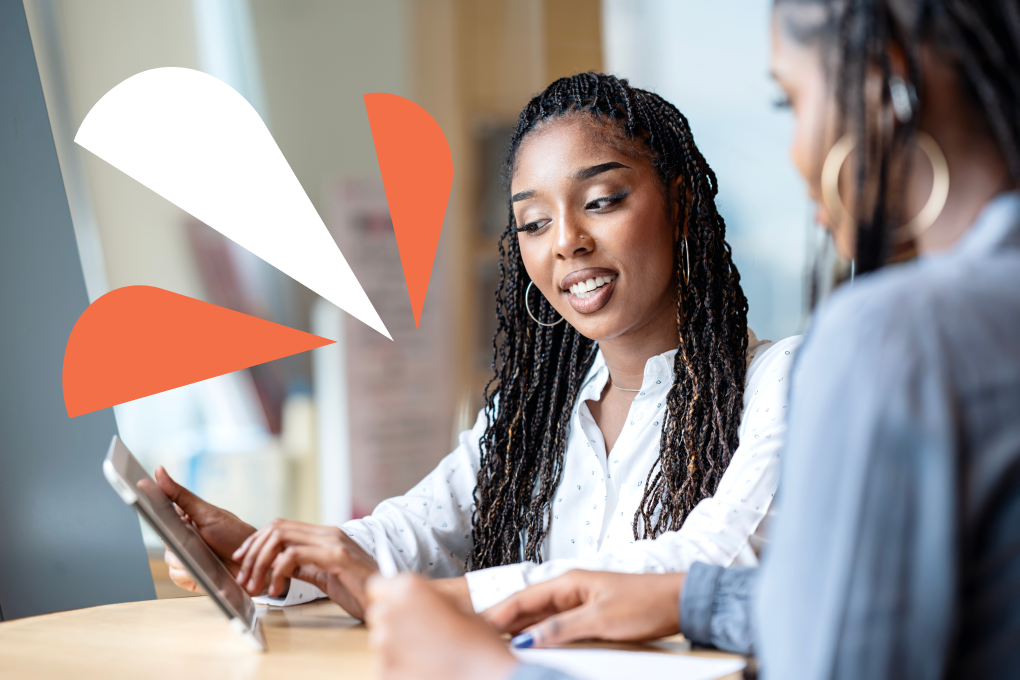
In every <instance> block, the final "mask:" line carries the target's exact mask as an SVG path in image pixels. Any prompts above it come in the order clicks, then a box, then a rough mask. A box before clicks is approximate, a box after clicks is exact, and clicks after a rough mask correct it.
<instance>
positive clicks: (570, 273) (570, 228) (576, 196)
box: [510, 115, 677, 341]
mask: <svg viewBox="0 0 1020 680" xmlns="http://www.w3.org/2000/svg"><path fill="white" fill-rule="evenodd" d="M612 133H613V131H612V130H606V129H605V128H603V127H602V126H600V125H598V124H596V123H594V122H593V121H591V120H590V119H588V118H585V117H582V116H580V115H572V116H566V117H562V118H557V119H553V120H550V121H548V122H545V123H543V124H541V125H540V126H539V127H538V129H537V130H535V131H533V132H531V133H530V134H529V135H528V136H527V137H526V138H525V139H524V141H523V142H522V143H521V146H520V148H519V150H518V153H517V159H516V166H515V168H514V173H513V179H512V181H511V186H510V193H511V201H512V203H513V211H514V217H515V218H516V221H517V229H518V233H517V238H518V242H519V244H520V249H521V257H522V259H523V260H524V266H525V268H526V269H527V271H528V275H529V276H530V277H531V280H532V281H534V283H535V287H536V288H538V290H539V291H541V293H542V295H544V296H545V297H546V299H548V300H549V302H550V303H551V304H552V305H553V307H554V308H555V309H556V311H558V312H559V313H560V314H562V315H563V316H564V317H565V318H566V320H567V323H569V324H570V325H571V326H573V327H574V328H576V329H577V331H578V332H579V333H581V334H582V335H584V336H585V337H588V338H591V339H593V340H600V341H602V340H609V339H612V338H616V337H620V336H623V335H626V334H629V333H635V332H640V331H641V329H643V328H645V327H650V326H655V325H657V324H661V323H662V321H663V315H666V316H667V318H673V317H674V316H675V314H676V293H675V291H676V283H675V276H674V269H673V268H674V255H673V249H674V242H675V237H676V233H677V226H676V220H675V219H674V218H673V217H672V213H673V210H674V209H673V208H672V207H671V205H672V204H671V202H670V201H669V200H668V198H667V196H666V195H665V192H664V191H663V187H662V182H661V181H660V179H659V175H658V173H657V172H656V171H655V169H654V168H653V167H652V165H651V163H649V162H648V161H647V160H646V159H644V158H641V157H639V156H635V155H632V154H630V153H628V152H627V148H628V147H629V146H630V144H628V143H615V142H614V141H610V139H609V137H610V136H611V135H612ZM593 288H594V290H592V289H593ZM529 303H530V304H531V306H532V307H531V308H532V310H537V309H538V307H537V305H538V296H537V295H536V292H535V291H532V292H531V298H530V300H529Z"/></svg>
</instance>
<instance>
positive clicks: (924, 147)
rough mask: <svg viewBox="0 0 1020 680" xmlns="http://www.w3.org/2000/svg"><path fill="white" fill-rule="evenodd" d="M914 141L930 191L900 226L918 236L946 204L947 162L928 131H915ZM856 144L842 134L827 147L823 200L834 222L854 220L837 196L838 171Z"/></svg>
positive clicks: (935, 218) (947, 189)
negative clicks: (928, 171)
mask: <svg viewBox="0 0 1020 680" xmlns="http://www.w3.org/2000/svg"><path fill="white" fill-rule="evenodd" d="M917 145H918V146H919V147H920V148H921V151H923V152H924V154H925V155H926V156H927V157H928V162H929V163H931V168H932V173H933V175H934V179H933V181H932V186H931V194H929V195H928V200H927V201H926V202H925V204H924V207H923V208H921V211H920V212H919V213H917V215H916V216H914V219H912V220H910V221H909V222H907V223H906V225H904V227H903V229H904V231H905V232H906V235H907V237H908V238H917V237H918V236H920V235H921V234H923V233H924V232H925V231H926V230H927V229H928V228H929V227H931V225H932V224H934V223H935V220H937V219H938V217H939V215H941V214H942V209H943V208H945V207H946V199H947V198H948V197H949V164H948V163H947V162H946V156H945V154H944V153H942V148H941V147H940V146H939V144H938V142H936V141H935V139H934V138H933V137H932V136H931V135H929V134H928V133H927V132H918V133H917ZM855 146H857V140H855V139H854V138H853V135H850V134H847V135H843V136H842V137H841V138H840V139H839V141H838V142H836V143H835V144H833V146H832V148H831V149H829V154H828V155H827V156H826V157H825V163H824V164H822V203H823V204H824V205H825V210H826V211H827V212H828V213H829V215H830V216H832V218H833V220H834V221H836V222H837V223H843V222H851V223H852V222H853V218H852V217H851V216H850V212H849V211H848V210H847V209H846V206H844V205H843V199H842V198H840V196H839V171H840V169H841V168H842V167H843V163H844V162H845V161H846V158H847V156H849V155H850V152H851V151H852V150H853V148H854V147H855Z"/></svg>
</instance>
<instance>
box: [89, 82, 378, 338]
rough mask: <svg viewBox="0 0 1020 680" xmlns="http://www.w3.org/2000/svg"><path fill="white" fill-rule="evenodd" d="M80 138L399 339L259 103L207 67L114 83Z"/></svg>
mask: <svg viewBox="0 0 1020 680" xmlns="http://www.w3.org/2000/svg"><path fill="white" fill-rule="evenodd" d="M74 141H75V142H77V143H78V144H80V145H81V146H83V147H84V148H86V149H88V150H89V151H91V152H92V153H94V154H95V155H97V156H99V157H100V158H102V159H103V160H104V161H106V162H107V163H109V164H110V165H112V166H114V167H115V168H117V169H118V170H120V171H122V172H124V173H125V174H127V175H129V176H130V177H132V178H134V179H135V180H137V181H138V182H141V183H142V184H144V185H145V186H147V187H148V188H149V189H152V190H153V191H155V192H156V193H157V194H159V195H160V196H162V197H163V198H165V199H167V200H168V201H170V202H171V203H173V204H174V205H176V206H178V207H179V208H181V209H182V210H184V211H185V212H188V213H190V214H191V215H193V216H195V217H196V218H198V219H199V220H201V221H202V222H205V223H206V224H208V225H209V226H210V227H212V228H213V229H215V230H217V231H218V232H220V233H221V234H223V235H224V236H226V237H227V238H229V239H231V240H233V241H235V242H236V243H237V244H238V245H240V246H242V247H244V248H246V249H248V250H250V251H251V252H252V253H254V254H255V255H258V256H259V257H261V258H262V259H263V260H265V261H266V262H268V263H269V264H271V265H273V266H274V267H276V268H277V269H279V270H280V271H282V272H283V273H285V274H287V275H288V276H290V277H292V278H294V279H295V280H296V281H298V282H300V283H302V284H304V285H305V286H307V287H308V288H310V289H312V290H313V291H315V292H316V293H318V294H319V295H321V296H322V297H324V298H325V299H327V300H329V301H330V302H332V303H333V304H335V305H336V306H337V307H339V308H340V309H343V310H344V311H346V312H347V313H348V314H350V315H352V316H354V317H355V318H357V319H359V320H361V321H363V322H364V323H366V324H368V325H369V326H371V327H372V328H374V329H375V330H377V331H379V332H380V333H382V334H383V335H385V336H386V337H387V338H390V339H392V337H391V336H390V334H389V332H388V331H387V330H386V326H385V325H384V324H383V322H382V319H380V318H379V314H378V313H377V312H376V311H375V307H373V306H372V302H371V300H369V299H368V296H367V295H366V294H365V291H364V289H363V288H362V287H361V284H360V283H358V279H357V278H356V277H355V276H354V272H352V271H351V268H350V266H349V265H348V264H347V261H346V260H345V259H344V256H343V255H342V254H341V253H340V249H339V248H337V246H336V243H335V242H334V241H333V238H332V237H331V236H330V234H329V231H328V230H327V229H326V225H325V224H323V222H322V219H321V218H320V217H319V214H318V213H317V212H316V211H315V208H314V206H312V202H311V201H310V200H309V199H308V195H307V194H306V193H305V191H304V189H303V188H302V187H301V184H300V182H298V179H297V177H295V175H294V171H293V170H291V168H290V164H289V163H287V159H286V158H284V157H283V153H282V152H281V151H280V148H279V147H278V146H277V145H276V141H275V140H274V139H273V136H272V135H271V134H270V133H269V130H268V129H267V128H266V126H265V124H264V123H263V122H262V119H261V118H259V115H258V113H256V112H255V109H253V108H252V107H251V105H250V104H249V103H248V102H247V101H246V100H245V99H244V97H242V96H241V95H239V94H238V93H237V92H235V91H234V90H233V89H232V88H231V87H230V86H229V85H227V84H226V83H223V82H222V81H220V80H217V79H216V78H213V77H212V76H210V75H206V74H205V73H202V72H200V71H193V70H191V69H186V68H157V69H153V70H151V71H144V72H142V73H139V74H138V75H135V76H132V77H130V78H128V79H127V80H125V81H124V82H122V83H121V84H120V85H117V86H116V87H115V88H113V89H112V90H110V91H109V92H107V93H106V94H105V95H104V96H103V98H102V99H100V100H99V101H98V102H97V103H96V105H95V106H93V107H92V110H91V111H89V114H88V115H87V116H86V117H85V120H84V121H83V122H82V124H81V127H80V128H79V129H78V134H77V135H76V136H75V138H74Z"/></svg>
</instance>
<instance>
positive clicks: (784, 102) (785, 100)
mask: <svg viewBox="0 0 1020 680" xmlns="http://www.w3.org/2000/svg"><path fill="white" fill-rule="evenodd" d="M772 106H774V107H776V108H777V109H789V108H792V107H793V102H791V101H790V98H789V97H778V98H776V99H775V100H773V102H772Z"/></svg>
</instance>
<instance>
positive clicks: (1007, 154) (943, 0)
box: [775, 0, 1020, 273]
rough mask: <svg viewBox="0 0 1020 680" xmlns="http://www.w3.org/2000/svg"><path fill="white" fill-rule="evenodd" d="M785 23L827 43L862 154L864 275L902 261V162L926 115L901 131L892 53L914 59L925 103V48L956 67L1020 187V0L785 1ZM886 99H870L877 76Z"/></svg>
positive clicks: (790, 30)
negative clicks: (896, 121)
mask: <svg viewBox="0 0 1020 680" xmlns="http://www.w3.org/2000/svg"><path fill="white" fill-rule="evenodd" d="M775 7H776V9H777V10H780V13H779V14H778V16H779V20H780V25H781V27H782V29H783V30H785V31H786V32H787V34H788V35H790V36H791V37H793V38H794V39H796V40H798V41H799V42H801V43H804V44H808V45H817V46H820V47H822V49H823V56H824V58H825V59H826V60H827V65H828V68H829V72H830V73H831V74H839V78H838V79H837V80H835V82H837V85H836V91H835V92H834V95H835V98H836V102H837V104H838V105H839V109H840V111H841V112H844V113H843V117H844V120H843V121H841V123H842V124H843V125H844V126H845V127H846V128H847V130H848V131H849V132H852V133H853V134H854V135H855V136H856V138H857V139H858V140H864V141H863V143H859V144H858V145H857V147H856V149H857V159H858V168H859V170H858V172H857V181H856V185H857V192H856V193H857V206H856V214H857V215H859V216H860V218H859V219H858V220H857V258H856V265H857V271H858V272H859V273H863V272H867V271H871V270H873V269H876V268H878V267H881V266H882V265H883V264H885V263H886V262H887V261H888V260H889V259H890V258H891V257H893V256H895V255H896V252H895V251H896V247H897V245H898V242H899V241H900V240H902V238H903V236H901V235H900V234H898V233H897V232H898V227H899V226H900V225H902V224H904V223H905V222H906V219H904V217H905V216H904V215H903V214H902V208H901V206H900V200H901V198H902V196H903V193H904V192H903V190H902V187H901V186H899V183H900V181H901V180H900V178H902V177H903V176H904V175H905V170H906V168H905V167H904V165H903V162H902V160H901V159H903V158H904V156H905V154H904V153H903V151H904V149H906V148H907V147H908V145H909V144H910V143H911V142H912V140H913V138H914V135H915V133H916V131H917V123H918V119H919V118H920V117H921V116H920V115H914V116H913V117H912V118H911V120H909V121H906V122H905V123H904V124H902V125H899V126H894V125H893V119H892V117H891V116H889V115H882V113H881V112H880V111H879V109H880V108H882V109H886V110H888V109H889V107H890V106H891V89H890V80H891V77H892V75H893V72H892V64H891V62H890V47H896V48H898V49H899V51H900V52H901V53H902V55H903V58H904V61H905V62H906V77H905V78H904V80H905V81H906V83H907V85H909V86H910V87H912V88H913V89H914V92H916V96H917V98H918V100H919V102H920V103H922V104H923V102H924V90H923V78H922V77H921V71H922V52H921V47H922V45H924V46H926V47H928V48H930V49H931V50H932V51H933V52H934V53H935V54H937V55H938V56H939V57H941V58H943V59H948V60H949V61H951V62H952V63H954V64H955V65H956V67H957V69H958V72H959V75H960V78H961V81H962V83H963V84H964V87H965V89H966V90H967V92H968V93H969V95H970V99H971V102H972V104H973V105H974V108H975V110H976V111H978V112H979V114H980V116H981V117H982V118H983V123H984V124H986V125H987V126H988V129H989V130H990V131H991V133H992V134H993V135H994V136H995V139H996V140H997V141H998V143H999V149H1000V150H1001V152H1002V155H1003V157H1004V158H1005V159H1006V163H1007V165H1008V167H1009V173H1010V176H1011V177H1012V179H1013V181H1015V182H1020V2H1018V1H1017V0H775ZM876 73H878V74H880V76H881V88H880V91H881V93H882V96H881V98H880V99H878V100H876V99H875V98H874V97H870V96H867V95H866V92H867V91H868V89H869V88H870V86H871V85H870V84H871V82H872V79H873V78H874V75H875V74H876Z"/></svg>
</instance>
